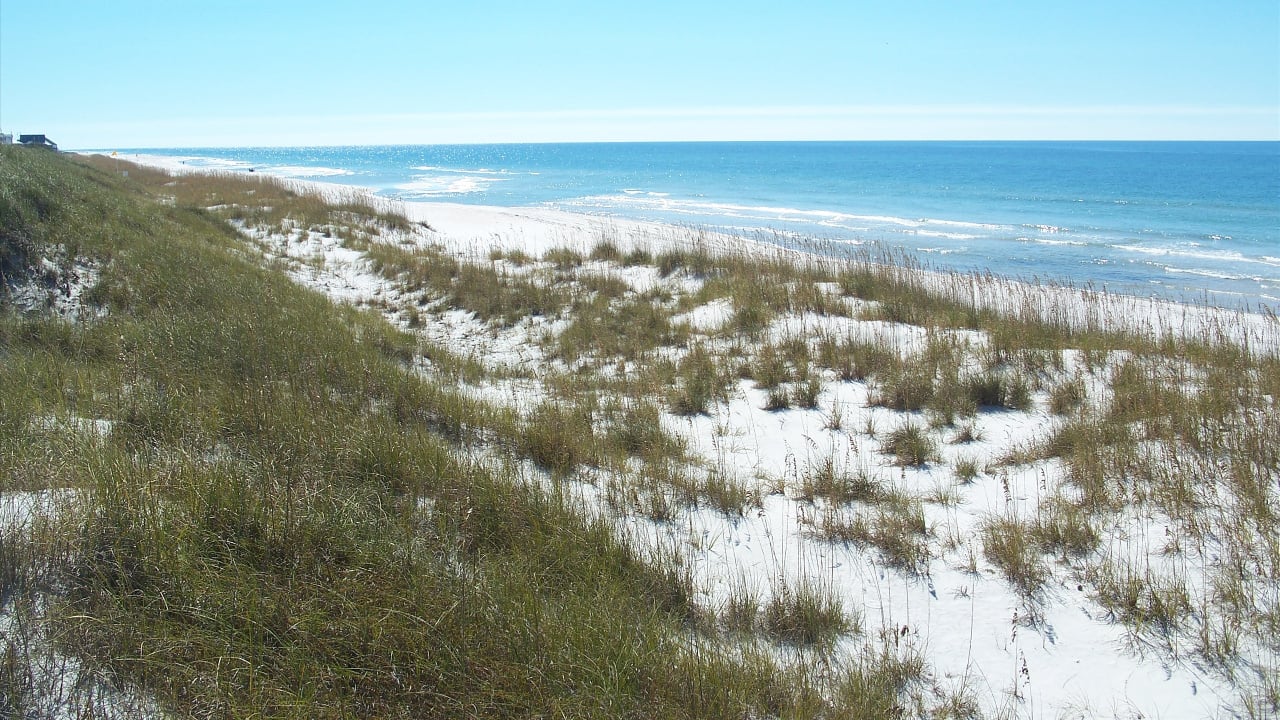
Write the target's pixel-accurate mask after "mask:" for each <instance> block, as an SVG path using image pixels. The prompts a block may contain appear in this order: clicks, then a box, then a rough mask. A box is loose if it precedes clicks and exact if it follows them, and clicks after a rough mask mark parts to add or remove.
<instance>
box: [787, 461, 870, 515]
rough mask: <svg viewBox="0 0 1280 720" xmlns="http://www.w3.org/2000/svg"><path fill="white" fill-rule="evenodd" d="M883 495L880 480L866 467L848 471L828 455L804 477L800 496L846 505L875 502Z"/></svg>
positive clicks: (803, 498)
mask: <svg viewBox="0 0 1280 720" xmlns="http://www.w3.org/2000/svg"><path fill="white" fill-rule="evenodd" d="M879 496H880V483H879V482H877V481H876V479H875V478H873V477H872V476H871V475H870V473H868V472H867V471H866V470H859V471H858V472H852V473H851V472H848V471H846V470H844V469H842V468H840V467H839V466H838V465H837V463H836V460H835V458H834V457H831V456H827V457H824V458H822V459H821V460H819V461H818V462H817V463H815V464H811V465H810V466H809V469H808V470H807V471H806V472H805V473H804V476H803V477H802V478H801V484H800V499H802V500H813V499H814V498H819V497H820V498H825V499H826V500H828V501H830V502H833V503H838V504H843V503H850V502H874V501H875V500H876V499H877V498H879Z"/></svg>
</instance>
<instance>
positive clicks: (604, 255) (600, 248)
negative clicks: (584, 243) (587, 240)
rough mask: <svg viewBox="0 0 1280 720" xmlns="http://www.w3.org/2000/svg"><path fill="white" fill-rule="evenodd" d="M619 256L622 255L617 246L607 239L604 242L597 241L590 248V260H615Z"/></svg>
mask: <svg viewBox="0 0 1280 720" xmlns="http://www.w3.org/2000/svg"><path fill="white" fill-rule="evenodd" d="M621 256H622V253H621V252H620V251H619V250H618V246H617V245H614V244H613V243H612V242H609V241H607V240H606V241H604V242H601V243H598V244H597V245H596V246H595V247H593V248H591V259H592V260H603V261H607V262H616V261H617V259H618V258H619V257H621Z"/></svg>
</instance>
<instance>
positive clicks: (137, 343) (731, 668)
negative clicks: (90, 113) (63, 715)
mask: <svg viewBox="0 0 1280 720" xmlns="http://www.w3.org/2000/svg"><path fill="white" fill-rule="evenodd" d="M0 152H2V153H3V161H4V162H3V163H0V189H2V190H0V198H3V202H4V203H5V207H6V208H13V209H16V212H14V213H13V214H10V213H9V212H6V213H5V222H6V223H9V224H8V225H7V226H6V229H5V233H6V234H5V236H4V238H3V240H4V244H5V247H6V248H9V249H11V250H12V251H13V252H12V253H11V257H14V256H16V253H17V252H18V251H19V250H20V251H21V252H23V253H26V252H36V251H39V249H40V248H47V247H50V246H51V245H54V244H64V245H65V244H66V243H67V242H68V241H69V240H70V239H71V238H72V237H75V238H78V242H77V243H76V244H75V252H76V254H78V255H83V256H87V257H91V258H95V259H97V260H98V261H100V262H101V263H102V264H103V275H102V280H101V282H100V284H99V286H98V287H96V288H94V289H93V292H92V293H91V296H92V297H93V298H95V299H96V300H97V301H98V302H101V303H102V304H103V306H104V307H105V308H106V310H107V314H106V316H105V318H103V319H102V320H100V321H98V322H95V323H90V324H82V325H69V324H67V323H64V322H62V321H59V320H53V319H46V318H23V317H18V316H15V315H12V314H7V315H5V316H4V317H3V319H0V342H2V343H3V345H2V347H3V353H4V355H5V358H6V362H5V363H4V365H3V368H2V369H0V387H2V388H3V398H4V402H3V403H2V404H0V407H3V408H4V411H3V413H0V422H3V423H4V425H5V427H6V430H7V432H6V433H4V437H5V442H7V443H12V444H13V446H14V447H15V448H17V447H22V448H25V449H24V450H23V451H22V453H20V454H18V455H17V456H16V457H14V456H10V455H8V454H7V453H6V455H5V463H6V468H5V470H6V472H5V475H4V477H5V485H4V486H3V488H0V489H2V490H5V491H7V490H12V489H15V488H16V487H41V486H50V485H71V486H74V487H75V488H78V489H79V491H80V492H82V493H83V494H84V495H83V497H84V498H85V501H84V504H83V507H77V508H75V509H74V512H75V515H74V516H73V517H69V518H67V525H66V526H65V528H64V530H63V531H61V533H60V534H58V535H56V538H57V541H56V542H54V543H52V544H49V545H47V546H44V547H38V548H34V549H31V550H30V552H33V553H36V556H37V557H39V558H40V559H39V561H38V562H27V561H25V560H24V559H23V558H24V557H28V556H24V555H21V554H17V553H11V554H6V556H5V557H4V561H5V562H4V565H5V568H6V572H7V573H8V577H10V578H14V580H13V581H11V582H10V581H7V582H6V593H7V594H8V595H9V596H10V597H11V598H12V597H13V595H12V593H13V592H18V593H20V594H24V596H25V597H30V598H35V597H44V598H45V602H48V603H50V605H49V607H48V609H47V611H46V612H45V613H44V614H43V615H42V617H43V618H44V620H43V622H47V623H50V624H52V627H53V630H52V632H51V633H50V637H54V638H57V643H58V646H59V647H60V648H62V650H63V651H65V652H71V653H74V654H75V655H77V656H79V657H81V658H82V659H83V660H84V661H85V663H86V665H85V667H86V668H87V669H88V670H87V672H94V673H99V674H102V675H103V676H108V677H111V678H113V681H114V682H118V683H125V684H128V685H132V686H135V687H138V688H140V689H142V690H143V691H145V692H146V693H147V694H149V695H150V696H151V697H154V698H155V699H156V701H157V702H159V703H160V704H161V705H162V706H164V707H166V708H167V709H169V710H170V711H172V712H174V713H177V714H180V715H219V716H225V717H249V716H255V717H257V716H264V715H266V716H273V717H308V718H314V717H352V716H360V717H367V716H418V717H428V716H429V717H474V716H477V715H486V716H487V715H508V716H529V715H566V716H575V717H619V716H638V715H641V714H643V715H646V716H655V717H687V716H721V717H730V716H732V717H738V716H742V715H744V714H774V713H779V712H785V709H786V708H787V707H789V706H791V705H792V704H793V703H795V702H799V699H798V698H797V696H796V694H795V693H793V692H792V691H790V690H788V688H787V686H786V683H785V680H784V678H785V677H787V672H788V671H785V670H784V669H783V668H781V667H780V666H778V665H776V664H774V663H773V662H771V661H768V660H765V659H764V658H762V657H759V656H756V657H751V658H747V657H743V656H740V657H739V659H736V660H731V659H729V654H728V653H725V652H722V651H720V650H718V649H715V647H714V641H713V640H712V639H711V638H706V639H704V640H702V641H700V643H699V644H698V645H696V646H691V645H690V644H688V643H687V642H686V640H685V638H686V637H687V633H688V632H689V629H690V628H691V627H696V625H697V618H698V616H699V613H700V611H699V609H698V608H697V607H696V605H695V604H694V603H693V601H692V600H691V596H690V594H689V590H688V587H687V585H685V584H684V582H683V581H681V580H680V579H679V578H678V577H677V576H675V575H673V574H672V573H670V572H669V571H667V570H665V569H664V568H663V566H662V565H651V564H649V563H647V562H645V561H642V560H641V559H640V558H639V556H638V555H637V553H636V552H634V551H633V550H632V549H630V548H629V547H628V546H627V545H625V544H623V543H621V542H620V541H619V540H618V539H617V538H616V536H615V535H614V533H613V531H612V529H611V528H610V527H608V526H606V525H603V524H601V523H599V522H598V521H589V520H586V519H584V516H583V514H582V513H581V512H580V511H579V510H578V509H577V508H576V507H575V506H574V505H572V504H571V503H569V502H567V501H565V500H563V499H557V498H556V497H554V496H548V495H546V494H545V493H544V492H543V491H541V490H535V489H531V488H529V487H527V486H524V485H522V484H521V483H520V482H519V481H518V480H517V479H516V478H515V477H514V476H511V475H509V474H506V473H504V472H501V471H495V470H491V469H488V468H484V467H481V466H479V465H477V464H475V463H473V462H471V461H469V460H467V459H466V455H465V454H462V453H460V452H459V450H458V448H459V447H460V446H459V445H456V444H455V443H472V444H474V443H478V442H481V441H484V440H485V438H493V437H498V438H503V437H506V438H512V439H511V440H506V441H503V442H502V443H500V446H506V447H511V448H513V449H516V450H522V451H524V452H527V453H528V455H529V456H530V457H533V458H534V459H538V460H540V461H542V462H544V463H545V464H547V465H548V466H551V467H555V468H562V467H567V466H570V465H572V464H573V463H574V462H575V461H577V458H576V457H575V456H573V455H572V454H571V455H570V456H569V457H567V458H566V457H564V456H561V455H557V454H556V453H554V452H553V451H551V450H549V449H548V446H549V444H550V443H549V441H548V440H547V439H546V438H542V437H539V435H538V433H539V432H540V430H537V429H535V428H534V427H533V426H532V425H528V426H523V425H521V424H520V423H519V422H517V421H516V420H515V419H513V418H511V417H510V416H509V414H508V413H506V412H504V411H501V410H496V409H491V408H487V407H485V406H483V405H481V404H478V403H475V402H474V401H467V400H465V399H463V398H461V397H459V396H457V395H455V394H453V393H452V391H450V390H449V389H447V388H442V387H437V386H433V385H431V384H430V383H428V382H427V381H423V380H419V379H416V378H415V377H414V376H412V375H411V374H409V373H406V372H405V371H404V365H403V364H404V362H405V360H406V359H408V358H411V357H412V356H413V355H414V354H415V353H416V352H417V348H416V343H415V342H414V341H413V340H412V339H410V338H407V337H405V336H401V335H399V334H398V333H396V332H395V331H394V330H391V329H390V328H389V327H388V326H386V325H385V323H384V322H383V321H382V320H381V319H380V318H377V317H375V316H373V315H371V314H368V313H364V312H360V311H357V310H353V309H340V308H336V307H334V306H333V305H331V304H330V303H329V302H328V301H327V300H325V299H324V298H321V297H319V296H317V295H314V294H312V293H309V292H307V291H304V290H302V289H300V288H298V287H296V286H294V285H293V284H292V283H290V282H289V281H288V280H287V279H285V278H284V277H283V276H280V275H278V274H276V273H274V272H272V271H269V270H267V269H264V268H262V267H260V266H258V265H257V264H255V262H254V260H253V258H254V257H255V255H254V253H253V252H252V251H251V247H250V246H248V245H247V243H245V242H244V241H242V240H241V239H239V238H238V237H236V236H235V235H234V234H233V233H230V232H228V231H227V230H226V226H225V225H223V224H222V223H221V222H218V221H215V220H214V219H213V218H210V217H209V214H208V213H206V212H203V211H199V210H195V209H192V208H191V207H190V206H189V204H188V203H189V202H195V203H196V204H199V203H214V202H217V201H223V202H225V201H227V200H230V199H232V198H230V197H226V196H225V195H228V194H233V193H237V192H242V191H243V190H244V186H243V185H237V184H235V183H232V182H231V181H229V180H226V179H221V178H214V179H212V180H210V181H209V185H208V186H201V185H200V181H198V180H196V179H191V180H188V181H183V183H182V184H181V185H180V186H178V187H176V188H173V189H174V191H175V192H178V193H179V202H178V203H177V205H176V206H165V205H162V204H158V203H155V202H154V201H153V200H152V199H151V198H150V197H149V193H148V192H147V191H145V190H143V189H141V188H140V186H139V185H138V184H137V182H136V181H137V180H145V179H146V177H145V176H146V175H147V173H145V172H139V171H135V173H134V174H133V175H132V176H131V182H128V183H126V182H124V181H122V180H121V179H120V178H118V177H115V176H113V175H111V174H109V173H108V172H105V171H103V170H99V169H95V168H92V167H86V166H83V165H77V164H74V163H72V162H70V161H68V160H66V159H63V158H61V157H58V156H54V155H46V154H32V153H23V152H22V151H21V150H12V149H10V148H0ZM138 175H142V176H144V177H142V178H139V177H137V176H138ZM166 182H167V181H166ZM158 184H159V185H161V186H163V183H158ZM250 189H259V190H261V192H262V193H263V194H266V193H267V191H268V190H270V191H272V192H273V193H276V194H275V195H273V196H272V198H271V200H270V201H271V202H273V203H276V209H274V210H272V211H270V213H268V212H267V211H246V213H245V218H246V219H247V220H255V221H264V222H273V221H275V220H274V218H275V215H274V214H276V213H279V214H281V218H280V219H285V218H287V219H290V220H291V221H292V220H301V221H302V222H313V223H320V222H324V221H325V218H330V219H331V218H332V212H335V211H334V210H332V209H328V208H323V207H321V208H317V207H315V203H314V202H313V201H312V200H310V199H307V198H301V199H299V198H295V197H291V196H289V195H288V194H287V193H284V192H282V191H280V189H279V188H278V187H275V186H273V185H271V184H269V183H268V184H264V185H263V186H262V187H261V188H255V187H251V188H250ZM188 194H189V195H190V197H193V198H196V200H190V199H189V198H188ZM237 197H238V198H241V199H244V198H246V197H253V196H246V195H243V194H241V195H239V196H237ZM259 197H260V196H259ZM295 201H296V202H295ZM291 203H293V204H291ZM321 205H323V204H321ZM339 211H340V212H343V213H351V214H356V213H368V212H371V211H370V209H368V208H360V207H355V206H352V207H343V208H341V209H340V210H339ZM326 213H327V214H326ZM14 217H16V218H17V220H16V221H13V220H12V218H14ZM361 217H367V218H368V223H369V227H373V226H374V224H375V223H376V224H381V226H382V227H394V226H396V225H397V224H398V223H399V221H398V220H396V219H395V218H394V217H383V216H380V215H369V214H362V215H361ZM17 237H21V238H22V239H23V240H22V243H21V247H19V243H17V242H16V240H14V238H17ZM455 279H456V278H455ZM454 292H457V289H456V288H455V290H454ZM508 307H514V304H512V305H508ZM546 412H551V411H550V410H548V411H546ZM47 416H55V417H68V418H70V417H73V416H74V417H82V418H101V419H105V420H110V421H111V422H112V423H114V429H113V430H112V431H111V432H110V433H109V434H108V435H107V436H106V437H104V438H101V439H97V440H93V441H88V440H86V441H75V440H70V439H68V437H67V436H66V435H63V434H59V433H53V432H48V431H46V430H44V429H42V425H41V423H39V422H37V421H36V419H37V418H40V417H47ZM557 419H563V420H565V423H566V425H567V426H568V427H576V426H575V425H574V420H573V418H572V416H570V417H568V418H559V417H557ZM521 438H522V439H521ZM629 442H631V441H625V440H624V441H623V444H624V445H627V444H628V443H629ZM635 442H637V443H639V444H638V445H635V444H632V445H630V447H633V448H635V449H639V450H641V451H643V449H644V443H645V440H644V439H643V438H640V439H638V440H635ZM38 457H46V458H54V459H56V462H53V463H47V464H46V463H38V462H34V460H35V459H36V458H38ZM19 468H21V472H19V473H17V475H18V476H19V479H18V481H17V482H13V481H11V480H10V478H12V477H14V473H11V472H9V471H12V470H16V469H19ZM37 570H38V572H37ZM698 647H700V648H703V649H702V650H698V649H696V648H698ZM11 657H12V656H11ZM21 675H22V673H21V672H20V671H19V670H18V669H15V668H13V667H12V666H10V669H9V670H7V671H5V672H3V673H0V683H3V687H4V693H3V694H4V696H5V697H9V698H16V697H20V696H21V697H25V696H26V695H24V694H23V693H24V692H25V691H24V690H23V686H22V684H21ZM28 694H29V693H28Z"/></svg>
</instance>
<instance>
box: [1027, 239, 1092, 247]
mask: <svg viewBox="0 0 1280 720" xmlns="http://www.w3.org/2000/svg"><path fill="white" fill-rule="evenodd" d="M1018 240H1020V241H1023V242H1026V241H1027V240H1028V238H1025V237H1020V238H1018ZM1031 242H1034V243H1038V244H1040V245H1071V246H1073V247H1085V246H1087V245H1088V244H1089V243H1087V242H1084V241H1083V240H1052V239H1050V238H1035V239H1034V240H1031Z"/></svg>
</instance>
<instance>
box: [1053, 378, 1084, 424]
mask: <svg viewBox="0 0 1280 720" xmlns="http://www.w3.org/2000/svg"><path fill="white" fill-rule="evenodd" d="M1084 401H1085V389H1084V381H1082V380H1079V379H1077V380H1071V381H1068V382H1064V383H1062V384H1061V385H1058V386H1056V387H1054V388H1053V390H1052V391H1050V393H1049V412H1052V413H1053V414H1054V415H1066V414H1068V413H1071V412H1074V411H1075V410H1078V409H1080V408H1081V407H1083V406H1084Z"/></svg>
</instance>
